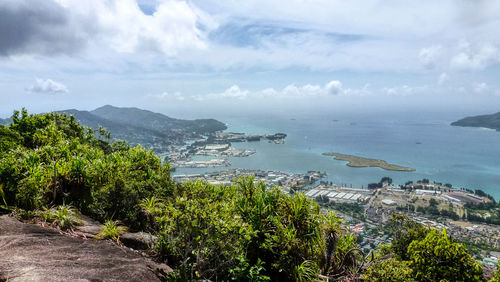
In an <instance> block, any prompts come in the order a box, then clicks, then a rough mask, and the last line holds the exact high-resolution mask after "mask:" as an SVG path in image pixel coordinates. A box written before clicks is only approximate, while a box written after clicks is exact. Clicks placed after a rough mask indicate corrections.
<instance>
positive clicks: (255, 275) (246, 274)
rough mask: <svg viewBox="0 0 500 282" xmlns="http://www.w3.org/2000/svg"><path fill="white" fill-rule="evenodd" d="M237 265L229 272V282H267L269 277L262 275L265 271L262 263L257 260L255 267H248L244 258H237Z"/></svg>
mask: <svg viewBox="0 0 500 282" xmlns="http://www.w3.org/2000/svg"><path fill="white" fill-rule="evenodd" d="M239 262H240V263H239V264H238V265H237V266H236V267H235V268H233V269H230V270H229V273H230V274H231V280H233V281H249V282H250V281H252V282H263V281H269V280H270V278H269V276H266V275H264V274H262V273H263V272H264V271H265V268H264V263H263V262H262V261H261V260H260V259H258V260H257V263H256V264H255V265H250V264H249V263H248V260H247V258H246V257H240V258H239Z"/></svg>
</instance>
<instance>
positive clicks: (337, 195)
mask: <svg viewBox="0 0 500 282" xmlns="http://www.w3.org/2000/svg"><path fill="white" fill-rule="evenodd" d="M374 193H375V192H374V191H373V190H369V189H363V188H354V187H343V186H330V185H328V184H323V183H321V184H319V185H317V186H316V187H314V188H312V189H310V190H307V191H305V193H304V194H305V195H306V196H308V197H310V198H316V197H325V199H328V200H329V201H337V202H352V203H354V202H357V203H362V202H365V201H368V200H369V199H370V198H371V197H372V195H373V194H374Z"/></svg>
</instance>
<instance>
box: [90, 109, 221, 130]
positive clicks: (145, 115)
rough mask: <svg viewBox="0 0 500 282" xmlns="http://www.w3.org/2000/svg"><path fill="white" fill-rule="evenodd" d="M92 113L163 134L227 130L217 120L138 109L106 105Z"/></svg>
mask: <svg viewBox="0 0 500 282" xmlns="http://www.w3.org/2000/svg"><path fill="white" fill-rule="evenodd" d="M91 113H92V114H94V115H97V116H99V117H102V118H105V119H108V120H113V121H119V122H124V123H126V124H130V125H134V126H138V127H142V128H147V129H151V130H157V131H161V132H166V131H172V130H173V131H185V132H192V133H195V134H208V133H212V132H215V131H221V130H224V129H226V128H227V127H226V125H225V124H224V123H222V122H220V121H217V120H215V119H197V120H182V119H175V118H171V117H168V116H166V115H163V114H159V113H154V112H151V111H147V110H141V109H138V108H118V107H113V106H110V105H106V106H103V107H100V108H98V109H95V110H93V111H91Z"/></svg>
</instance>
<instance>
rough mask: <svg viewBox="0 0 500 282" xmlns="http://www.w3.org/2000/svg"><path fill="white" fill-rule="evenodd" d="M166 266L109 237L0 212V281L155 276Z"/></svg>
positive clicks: (155, 278) (147, 278)
mask: <svg viewBox="0 0 500 282" xmlns="http://www.w3.org/2000/svg"><path fill="white" fill-rule="evenodd" d="M89 231H93V232H89V233H94V232H95V231H94V230H89ZM169 271H171V270H170V269H169V268H168V266H166V265H163V264H157V263H155V262H153V261H151V260H149V259H147V258H145V257H143V256H142V255H140V254H139V253H137V252H134V251H132V250H129V249H127V248H123V247H119V246H117V245H116V244H114V243H112V242H110V241H95V240H85V239H82V238H78V237H71V236H65V235H62V234H60V233H59V232H58V231H56V230H52V229H48V228H43V227H41V226H39V225H36V224H30V223H23V222H20V221H18V220H17V219H15V218H13V217H10V216H6V215H4V216H0V281H6V280H7V281H160V278H159V275H161V273H165V272H169Z"/></svg>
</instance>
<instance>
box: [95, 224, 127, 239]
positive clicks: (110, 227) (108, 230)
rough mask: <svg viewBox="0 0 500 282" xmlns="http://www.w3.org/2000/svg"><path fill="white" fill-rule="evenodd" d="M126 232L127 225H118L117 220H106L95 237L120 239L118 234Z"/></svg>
mask: <svg viewBox="0 0 500 282" xmlns="http://www.w3.org/2000/svg"><path fill="white" fill-rule="evenodd" d="M125 232H127V227H125V226H121V225H119V223H118V222H117V221H112V220H108V221H106V222H105V223H104V224H103V226H102V227H101V232H99V234H97V235H96V237H95V238H96V239H98V240H102V239H112V240H115V241H117V242H119V241H120V236H121V235H123V233H125Z"/></svg>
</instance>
